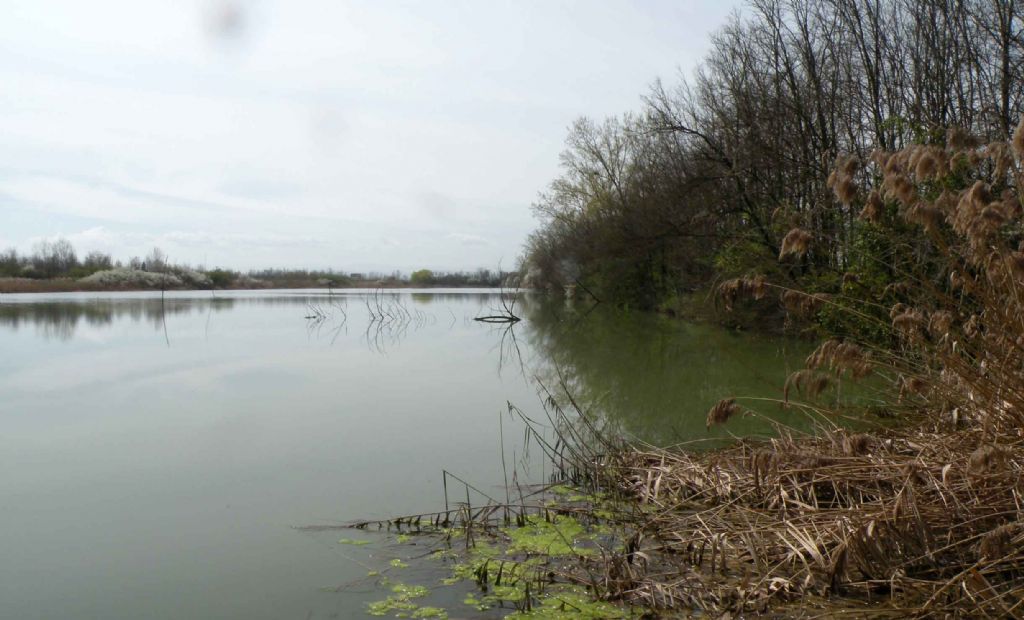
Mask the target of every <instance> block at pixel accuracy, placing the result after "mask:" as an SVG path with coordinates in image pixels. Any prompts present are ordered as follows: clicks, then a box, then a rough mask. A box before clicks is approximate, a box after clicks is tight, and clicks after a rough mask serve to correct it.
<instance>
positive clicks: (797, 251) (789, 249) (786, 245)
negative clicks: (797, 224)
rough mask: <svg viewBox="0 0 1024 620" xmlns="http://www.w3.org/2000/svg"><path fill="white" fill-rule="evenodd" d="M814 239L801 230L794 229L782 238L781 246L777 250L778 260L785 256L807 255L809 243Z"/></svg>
mask: <svg viewBox="0 0 1024 620" xmlns="http://www.w3.org/2000/svg"><path fill="white" fill-rule="evenodd" d="M813 239H814V237H812V236H811V233H809V232H807V231H806V230H804V229H803V228H794V229H793V230H791V231H789V232H788V233H786V236H785V237H783V238H782V246H781V248H780V249H779V260H782V259H784V258H786V257H787V256H794V257H797V258H799V257H801V256H804V255H805V254H807V250H808V249H809V248H810V245H811V241H812V240H813Z"/></svg>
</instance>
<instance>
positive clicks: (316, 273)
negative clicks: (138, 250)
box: [0, 239, 515, 293]
mask: <svg viewBox="0 0 1024 620" xmlns="http://www.w3.org/2000/svg"><path fill="white" fill-rule="evenodd" d="M514 281H515V274H513V273H511V272H506V271H501V270H497V271H492V270H490V269H477V270H476V271H472V272H466V271H432V270H429V269H420V270H417V271H414V272H412V273H411V274H409V275H405V274H402V273H401V272H398V271H395V272H392V273H390V274H383V273H374V272H370V273H356V272H339V271H331V270H306V269H263V270H253V271H249V272H246V273H243V272H240V271H235V270H230V269H222V268H215V269H206V268H202V267H193V266H190V265H179V264H173V263H171V262H170V260H169V259H168V258H167V255H166V254H164V252H163V251H161V250H160V249H159V248H154V249H153V251H152V252H150V253H149V254H148V255H147V256H146V257H134V258H132V259H131V260H129V261H128V262H127V263H122V262H121V261H115V260H113V258H111V256H110V255H108V254H103V253H100V252H90V253H89V254H88V255H86V256H85V258H84V259H81V260H80V259H79V258H78V253H77V252H76V251H75V248H74V246H73V245H72V244H71V243H70V242H69V241H67V240H66V239H57V240H55V241H44V242H41V243H39V244H37V245H36V247H35V248H34V250H33V251H32V253H30V254H26V255H21V254H19V253H18V252H17V251H16V250H13V249H9V250H7V251H5V252H2V253H0V293H55V292H102V291H162V290H247V289H270V288H281V289H298V288H324V289H328V290H330V289H345V288H413V287H415V288H432V287H452V288H458V287H480V288H497V287H502V286H507V285H508V284H509V283H511V282H514Z"/></svg>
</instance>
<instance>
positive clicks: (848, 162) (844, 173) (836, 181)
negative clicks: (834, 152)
mask: <svg viewBox="0 0 1024 620" xmlns="http://www.w3.org/2000/svg"><path fill="white" fill-rule="evenodd" d="M859 167H860V161H859V160H858V159H857V158H856V157H854V156H852V155H850V156H848V157H842V156H840V157H839V158H837V159H836V167H835V170H834V171H833V172H832V174H830V175H829V177H828V183H827V184H828V186H829V187H830V188H832V191H833V193H835V195H836V199H837V200H839V202H840V203H842V204H844V205H846V206H850V205H851V204H853V201H854V200H856V198H857V183H856V182H855V181H854V180H853V177H854V175H855V174H856V173H857V170H858V169H859Z"/></svg>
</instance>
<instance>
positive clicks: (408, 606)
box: [367, 583, 448, 618]
mask: <svg viewBox="0 0 1024 620" xmlns="http://www.w3.org/2000/svg"><path fill="white" fill-rule="evenodd" d="M391 591H392V592H394V594H393V595H391V596H389V597H387V598H386V599H384V600H383V601H376V602H374V603H370V604H369V605H368V607H367V612H368V613H369V614H370V615H371V616H386V615H388V614H389V613H391V612H395V617H398V618H409V617H412V618H447V617H448V614H447V613H445V611H444V610H443V609H440V608H438V607H420V606H419V605H417V604H416V603H413V602H412V599H415V598H422V597H424V596H426V595H427V594H430V590H428V589H427V588H426V587H425V586H410V585H407V584H404V583H396V584H395V585H393V586H391ZM422 609H425V610H428V611H427V615H420V616H417V615H416V614H417V613H418V612H419V611H420V610H422ZM410 614H411V615H410Z"/></svg>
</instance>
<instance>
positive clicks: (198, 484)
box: [0, 289, 808, 619]
mask: <svg viewBox="0 0 1024 620" xmlns="http://www.w3.org/2000/svg"><path fill="white" fill-rule="evenodd" d="M501 304H502V301H501V296H500V294H499V292H498V291H493V290H464V289H463V290H437V289H434V290H423V291H410V290H402V291H378V292H374V291H340V292H339V291H335V292H334V294H332V295H327V294H326V293H325V292H324V291H237V292H220V291H218V292H216V293H215V294H213V293H211V292H209V291H207V292H169V293H167V294H166V295H165V297H164V298H163V299H162V298H161V294H160V293H110V294H103V293H81V294H79V293H75V294H52V295H3V296H0V350H2V351H3V356H2V358H0V423H2V428H3V432H2V433H0V470H2V472H3V473H2V475H0V496H2V497H3V502H2V505H0V541H2V542H0V548H2V550H3V560H2V562H0V605H2V608H3V609H2V613H0V616H2V617H10V618H72V617H73V618H79V619H81V618H143V617H144V618H201V617H202V618H213V617H216V618H250V619H251V618H348V617H358V616H360V615H361V614H362V613H363V611H364V609H365V606H366V603H367V602H368V601H372V600H377V599H380V598H382V596H381V592H380V591H379V588H376V587H374V584H373V580H371V579H367V577H366V576H367V573H368V572H369V571H373V570H380V569H381V568H382V567H386V566H388V563H389V561H390V560H392V559H395V558H397V557H403V556H404V555H409V554H410V553H411V552H410V551H409V550H408V549H407V548H400V547H397V546H395V545H393V544H392V543H390V542H388V541H386V540H383V539H374V538H373V537H372V536H370V535H368V534H362V533H359V534H358V536H361V537H363V538H367V537H369V538H368V539H369V540H371V541H372V544H370V545H366V546H353V545H346V544H340V543H339V539H340V538H343V537H346V536H353V534H351V533H346V532H347V531H346V530H339V531H331V530H326V531H323V530H321V531H309V530H298V529H295V528H296V527H298V526H307V525H330V524H341V523H344V522H346V521H349V520H352V519H360V518H375V517H378V518H379V517H387V516H394V515H401V514H413V513H419V512H428V511H433V510H438V509H439V508H442V507H443V505H444V499H445V498H444V493H443V490H442V489H443V487H442V471H443V470H447V471H449V472H451V473H452V474H454V475H457V476H459V477H460V478H462V479H464V480H466V481H468V482H470V483H471V484H473V485H474V486H475V487H476V488H478V489H480V491H482V492H483V493H488V494H493V496H495V497H498V496H502V495H503V494H504V490H503V489H504V488H505V484H504V481H505V480H506V479H507V478H508V477H509V476H511V475H513V474H514V475H515V476H516V478H517V479H518V480H519V481H521V482H523V481H533V482H538V481H543V480H544V479H545V477H546V476H547V474H548V473H549V472H548V471H547V468H546V467H547V464H546V463H544V462H543V458H541V455H539V454H538V453H537V451H536V450H533V451H529V452H527V453H526V454H525V456H524V445H523V435H524V433H523V423H522V421H521V419H520V418H518V417H516V416H512V415H509V413H508V403H512V404H514V405H515V406H516V407H518V408H519V409H521V410H522V411H523V412H524V413H525V414H527V415H529V416H531V417H533V418H534V419H537V420H545V419H546V418H545V416H544V412H543V408H542V400H543V399H542V398H541V397H540V396H538V390H539V389H540V388H541V386H544V387H546V388H547V389H548V390H550V391H551V392H552V393H554V394H555V395H556V397H557V398H556V400H559V402H566V400H567V398H566V396H565V394H566V391H568V392H569V393H571V394H573V396H574V398H575V399H576V400H577V402H579V403H580V404H581V406H583V407H584V408H586V409H587V410H589V412H590V413H591V414H593V415H594V416H595V418H598V419H600V420H602V421H603V422H604V423H605V424H606V425H607V427H608V428H609V429H612V430H614V432H618V433H622V434H624V435H627V436H630V437H633V438H636V439H638V440H642V441H647V442H651V443H655V444H661V445H666V444H673V443H677V442H689V441H704V440H708V439H715V438H721V437H724V436H727V435H728V434H729V433H736V434H754V433H764V432H767V431H768V429H769V426H768V425H767V424H766V423H764V422H763V421H760V420H758V419H753V418H750V419H746V418H745V419H740V420H736V421H734V422H730V424H729V426H728V427H727V428H726V429H717V430H715V431H713V432H709V431H707V430H706V429H705V426H704V418H705V415H706V413H707V410H708V408H709V407H711V406H712V405H713V404H714V403H715V402H716V401H717V400H718V399H720V398H722V397H725V396H732V395H751V396H762V397H771V398H777V397H779V396H780V395H781V386H782V384H783V382H784V379H785V376H786V375H787V374H788V372H789V371H791V370H793V369H795V368H797V367H799V364H800V362H801V360H802V359H803V357H804V356H805V355H806V353H807V348H808V347H807V345H806V344H805V343H800V342H792V341H787V340H784V339H779V338H769V337H755V336H751V335H745V334H737V333H732V332H728V331H723V330H718V329H715V328H710V327H707V326H700V325H692V324H688V323H684V322H680V321H674V320H669V319H665V318H661V317H657V316H653V315H645V314H637V313H632V314H629V313H622V312H618V311H616V310H614V309H612V308H610V307H604V306H600V305H599V306H596V307H595V306H589V305H587V304H584V303H583V302H577V303H575V304H572V303H566V302H564V301H561V300H550V299H546V298H544V297H541V296H538V295H533V294H524V295H521V296H520V297H519V300H518V303H517V305H516V308H515V310H516V313H517V314H519V315H520V316H522V317H523V318H524V320H523V321H521V322H520V323H518V324H515V325H513V326H511V327H509V326H507V325H501V324H486V323H481V322H477V321H474V320H473V319H474V317H478V316H482V315H487V314H493V313H494V311H495V310H496V309H497V310H500V309H501V307H502V305H501ZM759 409H761V410H763V411H764V412H765V413H766V414H769V415H772V416H775V417H779V416H784V415H793V414H784V413H781V412H780V411H779V409H778V407H777V406H775V405H770V406H769V405H767V404H763V405H762V406H761V407H759ZM795 423H798V424H799V423H800V422H799V420H796V421H795ZM503 455H504V458H503ZM459 493H463V491H462V490H460V491H459ZM474 495H476V492H474ZM462 497H463V498H464V495H462ZM453 501H454V500H453ZM471 501H474V502H475V501H483V500H482V498H481V497H474V499H472V500H471ZM459 615H462V616H470V615H472V611H471V610H468V609H463V610H461V611H460V613H453V617H458V616H459Z"/></svg>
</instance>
